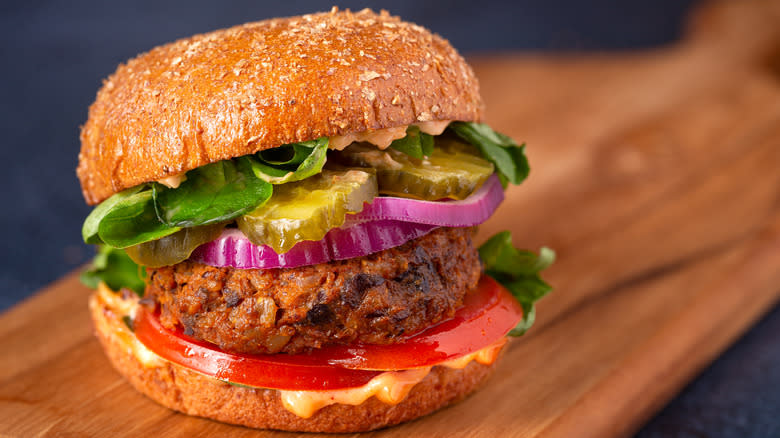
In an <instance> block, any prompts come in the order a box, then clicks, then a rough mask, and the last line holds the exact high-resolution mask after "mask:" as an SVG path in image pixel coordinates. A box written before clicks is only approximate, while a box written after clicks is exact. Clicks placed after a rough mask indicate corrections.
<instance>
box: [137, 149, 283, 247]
mask: <svg viewBox="0 0 780 438" xmlns="http://www.w3.org/2000/svg"><path fill="white" fill-rule="evenodd" d="M152 187H153V190H152V194H153V198H154V208H155V211H156V214H157V218H158V219H159V220H160V222H162V223H164V224H165V225H168V226H170V227H196V226H199V225H209V224H215V223H218V222H224V221H227V220H230V219H234V218H236V217H238V216H241V215H242V214H244V213H247V212H249V211H252V210H254V209H255V208H257V207H258V206H260V205H262V204H263V203H265V202H266V201H267V200H268V198H270V197H271V193H272V192H273V188H272V186H271V184H269V183H267V182H266V181H263V180H262V179H259V178H257V177H255V174H254V171H253V169H252V166H250V165H249V164H248V163H246V162H245V161H240V160H224V161H218V162H216V163H211V164H207V165H205V166H201V167H198V168H197V169H193V170H190V171H189V172H187V179H186V180H185V181H184V182H182V183H181V185H180V186H179V187H177V188H175V189H171V188H168V187H165V186H163V185H162V184H159V183H153V184H152ZM139 243H140V242H139Z"/></svg>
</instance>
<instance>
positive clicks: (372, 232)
mask: <svg viewBox="0 0 780 438" xmlns="http://www.w3.org/2000/svg"><path fill="white" fill-rule="evenodd" d="M435 228H438V227H437V226H436V225H427V224H415V223H413V222H403V221H382V220H379V221H373V222H364V223H360V224H354V225H352V226H350V227H349V228H334V229H332V230H330V231H329V232H328V234H326V235H325V238H323V239H322V240H319V241H316V242H314V241H308V240H307V241H303V242H299V243H297V244H296V245H295V246H293V247H292V249H291V250H289V251H287V252H285V253H282V254H277V253H276V252H275V251H274V250H273V249H272V248H271V247H269V246H266V245H262V246H257V245H255V244H254V243H252V242H250V241H249V239H247V238H246V236H244V234H243V233H242V232H241V231H240V230H238V229H235V228H232V229H229V230H225V231H224V232H223V233H222V235H221V236H220V237H219V238H218V239H216V240H213V241H211V242H209V243H206V244H203V245H201V246H199V247H198V248H197V249H196V250H195V251H194V252H193V253H192V255H191V256H190V259H191V260H193V261H196V262H199V263H203V264H206V265H210V266H217V267H224V266H230V267H233V268H237V269H271V268H295V267H298V266H308V265H316V264H318V263H326V262H329V261H332V260H344V259H351V258H354V257H361V256H364V255H367V254H372V253H375V252H379V251H383V250H385V249H389V248H394V247H396V246H399V245H403V244H404V243H406V242H408V241H410V240H412V239H416V238H418V237H421V236H423V235H425V234H428V233H429V232H430V231H431V230H433V229H435Z"/></svg>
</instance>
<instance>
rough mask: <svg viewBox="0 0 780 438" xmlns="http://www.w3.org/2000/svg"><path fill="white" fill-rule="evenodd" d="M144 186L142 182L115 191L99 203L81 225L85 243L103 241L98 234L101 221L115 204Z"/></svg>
mask: <svg viewBox="0 0 780 438" xmlns="http://www.w3.org/2000/svg"><path fill="white" fill-rule="evenodd" d="M144 187H145V186H144V185H143V184H141V185H139V186H135V187H133V188H130V189H127V190H123V191H121V192H119V193H115V194H114V195H113V196H111V197H110V198H108V199H106V200H105V201H103V202H101V203H100V204H98V206H97V207H95V208H94V209H93V210H92V212H91V213H89V216H87V219H85V220H84V225H83V226H82V227H81V236H82V237H83V238H84V243H91V244H98V243H103V241H102V240H101V239H100V236H99V235H98V227H99V225H100V221H102V220H103V218H104V217H105V216H106V215H107V214H108V212H110V211H111V210H112V209H113V208H114V206H116V205H117V204H119V203H121V202H123V201H124V200H126V199H127V198H129V197H131V196H133V195H135V194H136V193H138V192H139V191H141V190H142V189H144Z"/></svg>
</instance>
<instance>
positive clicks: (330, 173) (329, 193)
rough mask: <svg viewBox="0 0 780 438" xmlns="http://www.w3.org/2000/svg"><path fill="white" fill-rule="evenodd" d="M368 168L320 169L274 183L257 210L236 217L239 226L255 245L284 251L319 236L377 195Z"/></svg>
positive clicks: (323, 235)
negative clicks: (266, 197) (265, 200)
mask: <svg viewBox="0 0 780 438" xmlns="http://www.w3.org/2000/svg"><path fill="white" fill-rule="evenodd" d="M377 194H378V193H377V184H376V175H374V174H373V172H372V171H371V170H370V169H365V170H358V169H345V170H323V171H322V172H321V173H319V174H317V175H315V176H312V177H309V178H306V179H304V180H301V181H296V182H291V183H286V184H280V185H277V186H274V194H273V195H272V196H271V199H269V200H268V201H267V202H266V203H265V204H263V205H262V206H260V207H259V208H257V209H256V210H254V211H252V212H251V213H248V214H246V215H244V216H241V217H239V218H238V220H237V223H238V228H240V229H241V231H242V232H243V233H244V235H246V237H247V238H248V239H249V240H250V241H251V242H252V243H254V244H255V245H268V246H270V247H271V248H273V249H274V251H276V252H277V253H283V252H287V251H289V250H290V248H292V247H293V246H294V245H295V244H296V243H298V242H301V241H304V240H320V239H322V238H323V237H325V234H326V233H327V232H328V231H330V230H331V229H333V228H336V227H339V226H341V225H342V224H344V219H345V216H346V215H347V213H358V212H360V211H362V210H363V204H364V203H366V202H369V203H370V202H371V201H373V200H374V198H375V197H376V196H377Z"/></svg>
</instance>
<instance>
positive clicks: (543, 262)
mask: <svg viewBox="0 0 780 438" xmlns="http://www.w3.org/2000/svg"><path fill="white" fill-rule="evenodd" d="M479 257H480V259H482V263H483V264H484V265H485V273H486V274H487V275H489V276H491V277H493V279H495V280H496V281H497V282H499V283H501V285H503V286H504V287H506V288H507V289H508V290H509V292H511V293H512V295H513V296H514V297H515V299H516V300H517V301H518V302H519V303H520V306H521V307H522V308H523V319H522V320H521V321H520V322H519V323H518V324H517V326H516V327H515V328H514V329H512V331H510V332H509V334H510V335H511V336H522V335H523V334H524V333H525V332H526V331H527V330H528V329H529V328H531V326H532V325H533V323H534V320H535V319H536V308H535V307H534V303H535V302H536V301H539V300H540V299H541V298H542V297H544V296H545V295H547V294H548V293H550V291H551V290H552V287H551V286H550V285H549V284H547V283H545V282H544V280H542V279H541V278H540V277H539V272H540V271H542V270H544V269H546V268H547V267H548V266H550V265H551V264H552V263H553V261H555V252H554V251H553V250H551V249H550V248H546V247H542V249H541V250H540V251H539V255H536V254H534V253H533V252H531V251H524V250H519V249H517V248H515V247H514V246H513V245H512V234H511V233H510V232H509V231H502V232H500V233H498V234H496V235H495V236H493V237H491V238H490V239H488V241H487V242H485V243H483V244H482V246H480V247H479Z"/></svg>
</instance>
